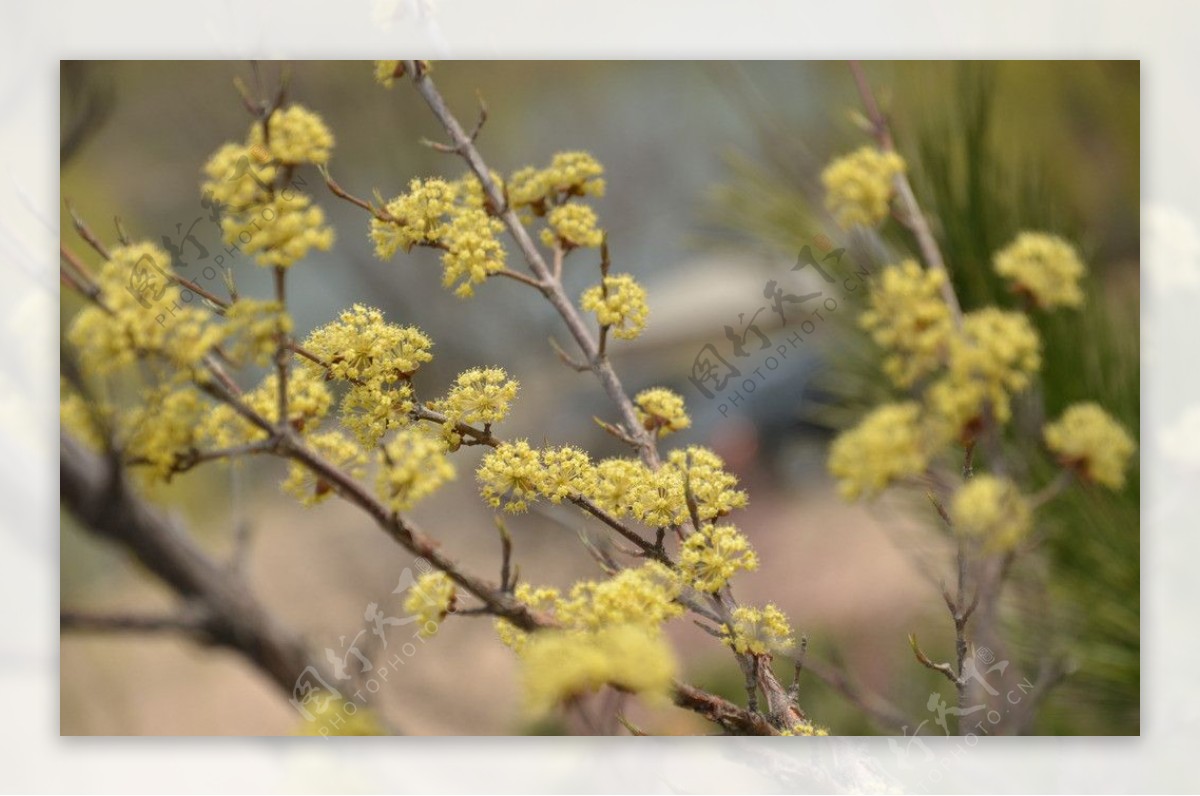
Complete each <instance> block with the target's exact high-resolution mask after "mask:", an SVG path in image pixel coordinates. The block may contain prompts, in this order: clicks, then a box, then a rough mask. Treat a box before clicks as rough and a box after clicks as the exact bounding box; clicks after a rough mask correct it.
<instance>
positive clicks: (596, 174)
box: [508, 152, 605, 215]
mask: <svg viewBox="0 0 1200 796" xmlns="http://www.w3.org/2000/svg"><path fill="white" fill-rule="evenodd" d="M604 187H605V183H604V167H603V166H601V165H600V163H599V162H598V161H597V160H596V159H595V158H594V157H592V156H591V155H590V154H588V153H587V152H559V153H558V154H556V155H555V156H554V157H553V158H552V159H551V160H550V165H549V166H548V167H547V168H544V169H536V168H534V167H532V166H526V167H525V168H523V169H520V170H518V171H516V172H514V173H513V175H512V177H511V178H510V179H509V181H508V201H509V204H511V205H512V206H513V207H514V208H517V209H521V208H529V209H531V210H533V212H534V213H536V214H538V215H543V214H545V212H546V210H547V208H549V207H550V206H552V205H556V204H559V203H561V202H562V201H565V200H566V199H567V198H568V197H572V196H603V195H604Z"/></svg>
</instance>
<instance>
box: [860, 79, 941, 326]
mask: <svg viewBox="0 0 1200 796" xmlns="http://www.w3.org/2000/svg"><path fill="white" fill-rule="evenodd" d="M850 71H851V72H852V73H853V74H854V83H855V85H856V86H857V87H858V94H859V97H860V98H861V99H862V104H863V109H864V110H865V111H866V114H867V118H868V120H870V122H871V128H872V132H873V133H874V135H875V139H876V140H877V141H878V142H879V146H880V148H881V149H883V150H884V151H885V152H895V151H896V144H895V139H894V138H893V136H892V129H891V125H889V124H888V120H887V117H886V116H884V114H883V111H882V110H881V109H880V107H879V103H878V102H877V101H876V99H875V93H874V92H873V91H872V90H871V84H870V83H869V82H868V81H867V74H866V72H865V71H864V70H863V66H862V63H861V62H859V61H851V62H850ZM893 185H894V186H895V190H896V196H897V197H898V198H899V200H900V204H901V205H902V206H903V207H904V217H903V220H904V224H905V226H907V227H908V228H909V230H910V231H911V232H912V233H913V236H914V237H916V239H917V245H918V246H919V247H920V249H921V256H922V257H923V258H924V259H925V264H926V265H927V266H928V267H929V269H930V270H931V271H938V272H940V273H941V274H942V275H943V276H944V277H945V280H944V281H943V282H942V298H943V299H944V300H945V302H946V304H947V305H948V306H949V307H950V312H951V314H952V315H953V316H954V321H955V324H957V325H959V326H961V325H962V307H961V306H960V305H959V303H958V295H957V294H956V293H955V292H954V284H953V283H952V282H951V281H950V274H949V272H948V271H947V269H946V261H945V260H944V259H943V258H942V250H941V249H940V248H939V247H938V243H937V238H935V237H934V235H933V230H932V229H930V227H929V219H928V218H926V216H925V213H924V212H923V211H922V210H921V205H920V203H918V202H917V195H916V194H915V193H914V192H913V188H912V183H911V182H909V179H908V175H907V174H905V173H904V172H901V173H900V174H897V175H896V177H895V179H894V180H893Z"/></svg>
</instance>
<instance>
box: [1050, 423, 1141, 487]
mask: <svg viewBox="0 0 1200 796" xmlns="http://www.w3.org/2000/svg"><path fill="white" fill-rule="evenodd" d="M1042 435H1043V436H1044V437H1045V440H1046V446H1047V447H1048V448H1050V450H1052V451H1054V452H1055V453H1056V454H1058V457H1059V459H1060V460H1061V461H1062V462H1063V464H1064V465H1065V466H1067V467H1073V468H1075V469H1076V470H1078V471H1079V473H1080V475H1081V476H1082V477H1084V478H1087V479H1090V480H1092V481H1095V482H1096V483H1098V484H1102V485H1104V486H1106V487H1108V488H1109V489H1120V488H1121V487H1123V486H1124V485H1125V468H1126V467H1127V466H1128V465H1129V458H1130V456H1132V455H1133V452H1134V450H1136V448H1137V446H1136V445H1135V443H1134V441H1133V437H1131V436H1130V435H1129V432H1128V431H1126V430H1125V428H1124V427H1123V426H1122V425H1121V424H1120V423H1118V422H1117V421H1116V420H1114V419H1113V418H1112V416H1111V415H1109V414H1108V413H1107V412H1105V411H1104V410H1103V409H1101V408H1100V407H1099V406H1098V405H1097V404H1094V403H1082V404H1075V405H1074V406H1071V407H1069V408H1068V409H1067V411H1065V412H1063V414H1062V417H1060V418H1059V419H1058V420H1056V421H1055V422H1053V423H1049V424H1047V425H1046V427H1045V428H1044V429H1043V430H1042Z"/></svg>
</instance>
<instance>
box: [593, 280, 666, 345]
mask: <svg viewBox="0 0 1200 796" xmlns="http://www.w3.org/2000/svg"><path fill="white" fill-rule="evenodd" d="M579 306H580V307H582V308H583V311H584V312H594V313H596V320H598V321H599V322H600V325H601V326H607V327H609V328H611V329H612V333H613V334H614V335H616V336H617V337H619V338H621V339H622V340H633V339H635V338H636V337H637V336H638V335H640V334H641V333H642V330H643V329H645V328H646V316H647V315H649V314H650V308H649V307H648V306H647V305H646V290H645V288H643V287H642V286H641V285H639V284H638V283H637V282H636V281H634V278H633V277H632V276H630V275H629V274H615V275H613V276H606V277H604V281H603V283H602V284H599V285H593V286H592V287H589V288H588V289H587V290H585V291H584V292H583V296H582V297H581V298H580V300H579Z"/></svg>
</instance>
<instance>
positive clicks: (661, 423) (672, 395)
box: [634, 387, 692, 437]
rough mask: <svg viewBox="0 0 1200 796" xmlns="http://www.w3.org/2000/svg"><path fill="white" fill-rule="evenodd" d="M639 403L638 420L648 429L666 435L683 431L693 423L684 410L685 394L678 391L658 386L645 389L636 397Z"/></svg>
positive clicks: (635, 401) (635, 400)
mask: <svg viewBox="0 0 1200 796" xmlns="http://www.w3.org/2000/svg"><path fill="white" fill-rule="evenodd" d="M634 403H636V404H637V409H638V420H640V421H641V423H642V425H643V426H644V427H645V429H646V430H647V431H653V432H655V433H656V434H657V435H658V436H660V437H665V436H666V435H667V434H670V433H671V432H673V431H682V430H683V429H685V428H687V427H688V426H690V425H691V424H692V420H691V418H689V417H688V416H687V412H686V411H685V410H684V405H683V396H681V395H679V394H678V393H676V392H672V391H671V390H668V389H665V388H663V387H656V388H654V389H650V390H643V391H642V392H640V393H638V395H637V397H636V398H635V399H634Z"/></svg>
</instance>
